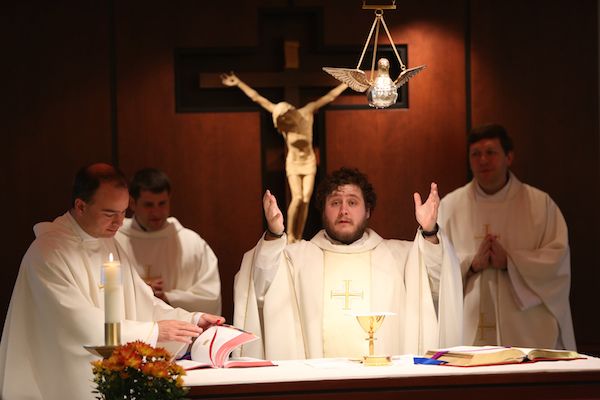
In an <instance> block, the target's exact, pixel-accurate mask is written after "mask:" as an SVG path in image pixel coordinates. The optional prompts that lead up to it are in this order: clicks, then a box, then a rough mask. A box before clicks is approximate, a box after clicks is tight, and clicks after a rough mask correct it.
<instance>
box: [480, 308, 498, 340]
mask: <svg viewBox="0 0 600 400" xmlns="http://www.w3.org/2000/svg"><path fill="white" fill-rule="evenodd" d="M483 315H484V314H483V313H482V312H479V324H478V325H477V331H478V332H479V340H483V339H484V338H485V336H484V335H483V331H484V330H485V329H493V330H494V332H495V331H496V324H495V323H494V324H493V325H486V324H484V323H483Z"/></svg>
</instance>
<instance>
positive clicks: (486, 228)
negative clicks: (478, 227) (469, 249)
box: [475, 224, 500, 239]
mask: <svg viewBox="0 0 600 400" xmlns="http://www.w3.org/2000/svg"><path fill="white" fill-rule="evenodd" d="M483 229H484V233H483V236H475V239H485V237H486V236H487V235H489V234H490V233H491V232H490V224H483ZM494 236H496V239H500V235H494Z"/></svg>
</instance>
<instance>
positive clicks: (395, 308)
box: [234, 168, 462, 359]
mask: <svg viewBox="0 0 600 400" xmlns="http://www.w3.org/2000/svg"><path fill="white" fill-rule="evenodd" d="M317 202H318V207H319V208H320V210H321V211H322V221H323V226H324V229H323V230H321V231H320V232H318V233H317V234H316V235H315V236H314V237H313V238H312V239H311V240H310V241H305V240H302V241H300V242H297V243H294V244H289V245H288V244H287V241H286V238H285V229H284V222H283V216H282V213H281V211H280V209H279V207H278V205H277V201H276V199H275V197H274V196H273V195H272V194H271V193H270V192H269V191H267V192H266V193H265V195H264V197H263V208H264V213H265V217H266V220H267V225H268V229H267V231H266V232H265V234H264V235H263V237H261V239H260V240H259V242H258V244H257V245H256V247H255V248H254V249H252V250H250V251H249V252H247V253H246V254H245V256H244V258H243V260H242V265H241V269H240V271H239V272H238V274H237V276H236V280H235V286H234V300H235V311H234V324H235V325H236V326H238V327H240V328H243V329H246V330H249V331H252V332H255V333H257V334H258V335H259V336H261V338H262V339H261V340H260V341H255V342H253V343H249V344H247V345H245V346H244V347H243V348H242V349H241V352H240V354H239V355H241V356H251V357H259V358H269V359H304V358H321V357H350V358H355V357H361V356H362V355H364V354H367V342H366V341H365V337H366V334H365V333H364V331H363V330H362V329H361V327H360V326H359V324H358V322H357V321H356V318H355V317H354V316H353V315H356V314H359V313H394V315H392V316H389V317H386V319H385V321H384V322H383V325H382V326H381V328H380V329H379V330H378V331H377V334H376V337H377V342H376V348H375V350H376V352H377V353H381V354H388V355H393V354H403V353H413V354H422V353H423V352H424V351H425V350H427V349H429V348H439V347H446V346H454V345H460V344H462V282H461V277H460V269H459V265H458V262H457V259H456V256H455V255H454V253H453V249H452V246H451V245H450V243H449V242H448V241H447V239H446V238H445V236H444V234H443V233H442V231H441V230H438V225H437V223H436V221H437V210H438V205H439V196H438V191H437V185H436V184H435V183H432V184H431V191H430V193H429V196H428V198H427V200H426V201H425V202H424V203H423V202H422V200H421V196H420V195H419V194H418V193H415V194H414V202H415V214H416V218H417V222H418V223H419V224H420V228H419V229H418V231H417V233H416V236H415V240H414V241H413V242H410V241H401V240H386V239H383V238H382V237H381V236H379V235H378V234H377V233H376V232H375V231H373V230H372V229H370V228H368V222H369V218H370V216H371V214H372V212H373V210H374V209H375V204H376V195H375V192H374V190H373V187H372V185H371V184H370V183H369V182H368V180H367V177H366V176H365V175H364V174H363V173H361V172H360V171H358V170H357V169H350V168H341V169H339V170H337V171H335V172H333V173H332V174H331V175H330V176H328V177H327V178H326V179H325V180H324V181H323V182H321V184H320V185H319V187H318V189H317Z"/></svg>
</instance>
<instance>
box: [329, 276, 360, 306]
mask: <svg viewBox="0 0 600 400" xmlns="http://www.w3.org/2000/svg"><path fill="white" fill-rule="evenodd" d="M343 282H344V290H332V291H331V298H332V299H333V298H334V297H343V298H344V308H342V309H343V310H351V309H352V307H350V298H351V297H356V298H360V299H363V297H364V292H363V291H362V290H361V291H360V292H359V291H354V292H353V291H351V290H350V282H352V281H351V280H349V279H347V280H344V281H343Z"/></svg>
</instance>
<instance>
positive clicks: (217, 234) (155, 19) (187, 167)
mask: <svg viewBox="0 0 600 400" xmlns="http://www.w3.org/2000/svg"><path fill="white" fill-rule="evenodd" d="M195 7H196V5H194V4H190V3H183V4H182V5H179V7H174V6H170V7H166V8H165V6H164V5H162V6H160V12H158V11H159V10H156V9H147V10H146V12H139V13H138V12H136V11H135V10H136V8H135V7H133V6H132V5H122V7H120V8H119V9H118V21H122V23H121V25H120V28H119V38H120V40H119V47H118V48H119V52H118V59H119V69H118V78H119V92H118V93H119V96H118V103H119V114H118V119H119V159H120V161H121V164H122V165H123V168H124V170H125V171H127V173H128V174H129V175H131V174H133V173H134V172H135V171H136V170H137V169H139V168H142V167H145V166H154V167H157V168H161V169H163V170H165V171H166V172H167V173H168V174H169V176H170V178H171V179H172V180H173V187H174V189H173V203H172V214H173V215H174V216H175V217H177V218H178V219H179V220H180V222H182V224H183V225H184V226H186V227H188V228H190V229H193V230H195V231H196V232H198V233H199V234H200V235H201V236H202V237H203V238H204V239H205V240H206V241H207V242H208V244H209V245H210V246H211V247H212V249H213V250H214V251H215V253H216V255H217V257H218V258H219V270H220V275H221V282H222V292H223V315H224V316H225V317H226V318H227V319H228V320H229V321H231V320H232V316H233V294H232V293H233V277H234V275H235V273H236V272H237V271H238V269H239V266H240V262H241V258H242V255H243V253H244V252H245V251H247V250H248V249H250V248H251V247H253V246H254V244H255V243H256V241H257V240H258V238H259V236H260V234H261V232H262V206H261V205H262V203H261V187H262V183H261V158H260V157H261V147H260V145H261V142H260V122H259V119H260V118H259V113H257V112H252V113H240V114H233V115H232V114H226V113H217V114H214V113H183V114H177V113H176V112H175V103H174V100H175V88H174V68H173V60H174V51H175V48H176V47H178V46H180V44H181V43H186V44H188V45H192V46H194V45H195V46H200V45H204V46H208V45H214V44H215V43H217V42H218V39H217V37H218V36H217V35H215V34H214V33H215V32H220V30H219V29H218V28H219V26H217V24H218V23H220V22H222V20H219V21H216V20H214V19H211V14H208V13H204V14H202V13H201V14H195V15H196V16H197V18H198V20H199V21H203V23H201V24H199V25H203V26H206V25H208V26H212V28H213V29H212V30H211V32H213V35H212V36H210V37H206V36H198V37H197V38H196V39H197V40H192V39H191V37H188V36H187V35H188V34H190V35H191V33H186V34H185V35H184V37H183V38H182V37H180V35H181V30H183V31H186V30H187V29H188V28H189V26H188V25H186V26H188V28H186V27H182V26H181V25H180V24H181V23H182V22H181V20H182V19H183V20H185V19H186V18H185V16H189V15H193V14H194V12H195V11H198V10H197V9H196V8H195ZM146 13H147V14H149V15H146ZM198 20H195V21H186V23H187V24H191V23H193V24H194V25H197V24H198ZM204 24H206V25H204ZM156 26H161V27H162V28H161V29H160V30H156V29H155V27H156ZM250 26H251V24H250ZM221 29H222V27H221ZM241 29H244V28H240V30H241ZM248 29H249V30H250V29H252V30H255V27H253V26H251V27H250V28H248ZM213 41H214V42H213ZM233 67H235V66H232V68H233Z"/></svg>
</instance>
